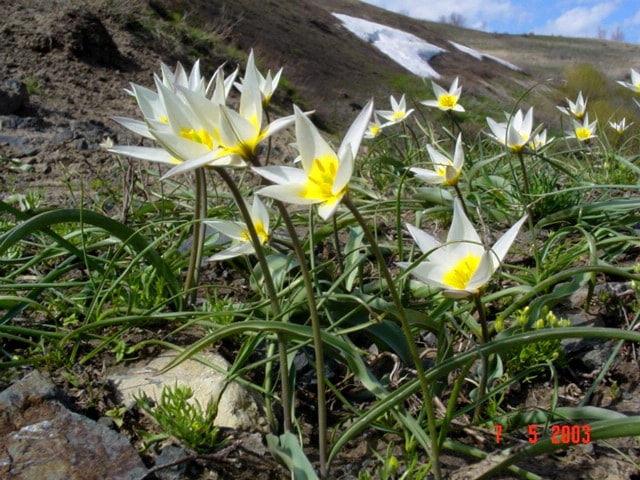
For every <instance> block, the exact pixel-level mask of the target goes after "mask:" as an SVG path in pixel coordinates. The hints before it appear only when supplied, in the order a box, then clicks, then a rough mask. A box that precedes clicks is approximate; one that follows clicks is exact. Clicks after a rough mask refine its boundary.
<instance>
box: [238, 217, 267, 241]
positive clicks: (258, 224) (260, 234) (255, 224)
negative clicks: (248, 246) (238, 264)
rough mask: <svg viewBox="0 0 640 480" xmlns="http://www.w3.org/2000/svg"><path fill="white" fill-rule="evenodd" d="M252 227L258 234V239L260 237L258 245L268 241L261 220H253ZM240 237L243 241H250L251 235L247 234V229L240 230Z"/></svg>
mask: <svg viewBox="0 0 640 480" xmlns="http://www.w3.org/2000/svg"><path fill="white" fill-rule="evenodd" d="M253 228H255V229H256V234H258V239H260V245H264V244H265V243H267V242H268V241H269V234H268V233H267V231H266V229H265V228H264V224H263V223H262V222H261V221H256V222H253ZM242 239H243V240H244V241H245V242H250V241H251V235H249V230H245V231H244V232H242Z"/></svg>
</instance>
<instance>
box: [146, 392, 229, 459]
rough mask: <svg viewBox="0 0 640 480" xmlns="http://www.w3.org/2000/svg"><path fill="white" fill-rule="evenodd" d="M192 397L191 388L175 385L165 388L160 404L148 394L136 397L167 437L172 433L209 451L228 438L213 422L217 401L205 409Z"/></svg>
mask: <svg viewBox="0 0 640 480" xmlns="http://www.w3.org/2000/svg"><path fill="white" fill-rule="evenodd" d="M192 397H193V390H191V388H189V387H187V386H179V385H176V386H174V387H164V388H163V389H162V393H161V394H160V400H159V401H158V403H157V405H154V402H153V400H152V399H150V398H149V397H148V396H147V395H142V396H141V397H137V398H136V403H137V405H138V407H140V408H141V409H142V410H144V411H145V412H147V413H148V414H149V415H151V416H152V417H153V418H154V419H155V420H156V422H158V425H159V426H160V428H161V429H162V431H163V432H164V433H165V434H166V435H165V436H164V437H165V438H166V437H168V436H173V437H175V438H177V439H178V440H180V441H181V442H183V443H184V444H185V445H187V446H189V447H191V448H193V449H194V450H195V451H197V452H200V453H205V452H210V451H211V450H214V449H215V448H217V447H219V446H220V445H222V444H223V443H224V441H225V439H224V438H221V437H220V429H219V428H218V427H216V426H215V425H214V424H213V421H214V420H215V418H216V416H217V414H218V404H217V402H214V401H210V402H209V403H207V406H206V408H204V409H203V408H202V406H201V405H200V402H198V401H197V400H191V398H192ZM154 439H156V440H157V439H158V437H154Z"/></svg>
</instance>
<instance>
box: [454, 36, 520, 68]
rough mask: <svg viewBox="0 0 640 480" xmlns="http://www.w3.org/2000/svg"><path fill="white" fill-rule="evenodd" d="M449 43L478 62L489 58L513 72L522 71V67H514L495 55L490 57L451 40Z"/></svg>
mask: <svg viewBox="0 0 640 480" xmlns="http://www.w3.org/2000/svg"><path fill="white" fill-rule="evenodd" d="M449 43H450V44H451V45H453V46H454V47H456V48H457V49H458V50H460V51H461V52H464V53H466V54H467V55H471V56H472V57H473V58H476V59H478V60H484V59H485V58H488V59H489V60H493V61H494V62H498V63H499V64H501V65H504V66H505V67H508V68H510V69H511V70H516V71H520V70H521V69H520V67H518V66H517V65H514V64H513V63H510V62H507V61H506V60H502V59H501V58H498V57H496V56H494V55H489V54H486V53H482V52H479V51H477V50H474V49H473V48H470V47H467V46H465V45H461V44H459V43H456V42H454V41H451V40H449Z"/></svg>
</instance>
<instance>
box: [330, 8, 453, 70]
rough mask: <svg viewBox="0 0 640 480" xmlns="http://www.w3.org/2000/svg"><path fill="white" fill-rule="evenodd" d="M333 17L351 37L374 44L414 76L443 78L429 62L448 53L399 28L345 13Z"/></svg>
mask: <svg viewBox="0 0 640 480" xmlns="http://www.w3.org/2000/svg"><path fill="white" fill-rule="evenodd" d="M332 15H333V16H334V17H336V18H338V19H339V20H340V21H341V22H342V24H343V25H344V26H345V28H346V29H347V30H349V31H350V32H351V33H353V34H354V35H356V36H357V37H359V38H361V39H362V40H364V41H365V42H369V43H371V44H372V45H373V46H374V47H376V48H377V49H378V50H380V51H381V52H382V53H384V54H385V55H387V56H388V57H389V58H391V59H392V60H393V61H395V62H396V63H398V64H399V65H401V66H402V67H404V68H406V69H407V70H409V71H410V72H411V73H413V74H415V75H419V76H421V77H427V78H433V79H439V78H440V74H439V73H438V72H436V71H435V70H434V69H433V68H431V65H429V60H431V58H433V57H434V56H436V55H439V54H441V53H444V52H446V50H444V49H442V48H440V47H437V46H435V45H432V44H430V43H428V42H425V41H424V40H422V39H421V38H418V37H416V36H415V35H412V34H411V33H407V32H403V31H402V30H398V29H396V28H391V27H387V26H386V25H381V24H379V23H374V22H369V21H367V20H363V19H361V18H356V17H350V16H349V15H343V14H341V13H333V14H332Z"/></svg>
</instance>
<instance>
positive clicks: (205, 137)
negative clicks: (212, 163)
mask: <svg viewBox="0 0 640 480" xmlns="http://www.w3.org/2000/svg"><path fill="white" fill-rule="evenodd" d="M180 136H181V137H182V138H186V139H187V140H191V141H192V142H196V143H201V144H202V145H205V146H206V147H208V148H209V150H213V137H212V136H211V134H210V133H209V132H207V131H206V130H204V129H200V130H194V129H193V128H183V129H182V130H180Z"/></svg>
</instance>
